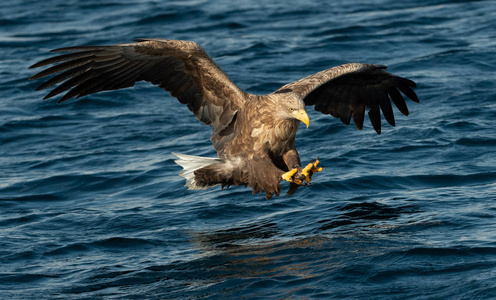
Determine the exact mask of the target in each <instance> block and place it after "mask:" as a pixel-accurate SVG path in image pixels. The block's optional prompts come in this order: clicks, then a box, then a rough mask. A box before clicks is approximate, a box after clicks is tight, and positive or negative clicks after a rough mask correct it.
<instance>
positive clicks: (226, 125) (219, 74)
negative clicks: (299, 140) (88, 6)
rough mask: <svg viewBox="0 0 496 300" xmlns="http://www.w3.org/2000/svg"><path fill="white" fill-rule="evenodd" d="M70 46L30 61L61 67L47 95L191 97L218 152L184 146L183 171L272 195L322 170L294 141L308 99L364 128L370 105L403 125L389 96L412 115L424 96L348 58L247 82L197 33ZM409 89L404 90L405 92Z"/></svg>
mask: <svg viewBox="0 0 496 300" xmlns="http://www.w3.org/2000/svg"><path fill="white" fill-rule="evenodd" d="M52 52H69V53H67V54H62V55H59V56H55V57H52V58H48V59H45V60H42V61H40V62H38V63H36V64H34V65H33V66H31V67H30V68H38V67H42V66H46V65H52V64H55V65H54V66H52V67H50V68H48V69H45V70H44V71H41V72H39V73H37V74H36V75H34V76H33V77H31V79H37V78H41V77H45V76H48V75H53V74H56V75H54V76H53V77H51V78H50V79H49V80H47V81H46V82H44V83H43V84H41V85H40V86H39V87H38V88H37V90H40V89H45V88H49V87H52V86H55V85H57V84H58V86H57V87H55V88H54V89H53V90H52V91H51V92H50V93H48V94H47V95H46V96H45V98H44V99H48V98H51V97H53V96H56V95H58V94H60V93H63V92H66V93H65V94H64V95H63V96H62V98H61V99H60V100H59V103H60V102H63V101H65V100H68V99H70V98H73V97H76V98H79V97H82V96H85V95H89V94H93V93H97V92H100V91H105V90H116V89H121V88H126V87H132V86H134V84H135V83H136V82H137V81H142V80H144V81H148V82H151V83H152V84H154V85H157V86H159V87H160V88H162V89H164V90H166V91H168V92H169V93H170V94H171V95H172V96H173V97H176V98H177V99H178V100H179V102H180V103H183V104H186V105H187V106H188V108H189V109H190V110H191V111H192V112H193V114H194V115H195V117H196V118H197V119H199V120H200V121H201V122H203V123H204V124H208V125H210V126H211V127H212V131H213V132H212V135H211V137H210V139H211V141H212V143H213V147H214V149H215V150H216V151H217V155H218V158H205V157H199V156H191V155H184V154H176V155H177V156H178V158H179V159H178V160H176V162H177V163H178V164H179V165H181V166H182V167H183V169H184V170H183V171H182V172H181V173H180V175H181V176H183V177H185V178H186V185H187V186H188V187H189V188H191V189H204V188H208V187H211V186H215V185H221V186H222V187H225V186H230V185H244V186H249V187H251V188H252V190H253V193H254V194H255V193H259V192H262V191H264V192H265V195H266V199H270V198H271V197H272V195H274V194H276V195H278V196H279V194H280V191H281V185H280V182H281V181H282V180H287V181H289V182H290V188H289V192H288V195H291V194H292V193H294V192H295V191H296V190H297V189H298V187H299V186H301V185H302V184H304V183H306V182H310V180H311V177H312V175H313V173H315V172H318V171H321V170H322V169H321V168H319V167H318V163H319V162H318V160H317V161H315V162H312V163H310V164H308V165H307V166H306V167H302V166H301V162H300V158H299V155H298V152H297V151H296V148H295V136H296V131H297V130H298V126H299V123H300V121H301V122H303V123H305V124H306V125H307V127H308V125H309V122H310V121H309V118H308V115H307V113H306V110H305V106H310V105H313V106H314V108H315V110H317V111H320V112H322V113H324V114H330V115H332V116H334V117H336V118H340V119H341V121H342V122H343V123H345V124H347V125H348V124H349V123H350V121H351V119H353V122H354V124H355V125H356V127H357V128H358V129H362V127H363V122H364V116H365V111H366V110H368V115H369V118H370V121H371V123H372V126H373V128H374V129H375V131H376V132H377V133H379V134H380V132H381V114H380V111H381V110H382V113H383V115H384V117H385V119H386V121H387V122H388V123H389V124H391V125H392V126H395V119H394V114H393V110H392V105H391V101H392V102H393V103H394V105H395V106H396V107H397V108H398V110H399V111H400V112H401V113H402V114H404V115H408V108H407V106H406V103H405V101H404V99H403V96H402V95H401V93H403V94H404V95H405V96H407V97H408V98H410V99H411V100H413V101H415V102H418V101H419V100H418V97H417V95H416V94H415V92H414V91H413V90H412V88H413V87H415V86H416V85H415V83H414V82H413V81H411V80H409V79H406V78H402V77H399V76H396V75H393V74H391V73H388V72H386V71H384V69H385V68H386V67H385V66H382V65H371V64H361V63H350V64H345V65H341V66H337V67H334V68H331V69H327V70H324V71H321V72H318V73H316V74H313V75H310V76H308V77H305V78H302V79H300V80H298V81H295V82H292V83H289V84H286V85H284V86H283V87H281V88H280V89H278V90H276V91H275V92H273V93H271V94H268V95H253V94H249V93H247V92H244V91H242V90H241V89H239V88H238V87H237V86H236V85H235V84H234V83H233V82H232V81H231V80H230V79H229V77H228V76H227V75H226V74H225V73H224V71H223V70H222V69H221V68H220V67H219V66H218V65H217V64H216V63H215V62H214V61H213V60H212V58H211V57H210V56H209V55H208V54H207V53H206V52H205V50H203V48H201V47H200V46H199V45H198V44H197V43H195V42H190V41H178V40H163V39H139V40H136V41H135V42H134V43H129V44H118V45H109V46H80V47H68V48H60V49H56V50H53V51H52ZM400 92H401V93H400Z"/></svg>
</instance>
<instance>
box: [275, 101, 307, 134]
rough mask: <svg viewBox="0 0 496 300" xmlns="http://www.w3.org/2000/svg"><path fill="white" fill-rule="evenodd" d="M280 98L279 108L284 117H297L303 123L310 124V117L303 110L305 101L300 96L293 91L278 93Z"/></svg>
mask: <svg viewBox="0 0 496 300" xmlns="http://www.w3.org/2000/svg"><path fill="white" fill-rule="evenodd" d="M279 96H280V97H281V98H280V101H279V103H280V105H281V107H280V110H281V113H282V114H283V116H284V117H286V118H288V119H297V120H300V121H301V122H303V123H305V125H307V128H308V126H309V125H310V119H309V118H308V114H307V111H306V110H305V103H304V102H303V100H301V98H300V97H299V96H298V95H296V94H294V93H284V94H279Z"/></svg>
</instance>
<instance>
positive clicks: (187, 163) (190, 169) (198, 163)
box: [172, 152, 222, 190]
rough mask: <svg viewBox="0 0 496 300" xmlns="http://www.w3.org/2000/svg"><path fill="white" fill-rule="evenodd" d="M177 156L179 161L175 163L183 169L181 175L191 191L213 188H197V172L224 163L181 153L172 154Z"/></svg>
mask: <svg viewBox="0 0 496 300" xmlns="http://www.w3.org/2000/svg"><path fill="white" fill-rule="evenodd" d="M172 154H174V155H175V156H177V157H178V158H179V159H176V160H175V161H174V162H175V163H176V164H178V165H180V166H181V167H183V170H182V171H181V172H179V175H180V176H182V177H184V178H185V179H186V186H187V187H188V188H189V189H190V190H205V189H207V188H209V187H212V186H214V185H212V186H197V185H196V180H195V171H196V170H198V169H201V168H203V167H206V166H210V165H213V164H216V163H219V162H222V160H221V159H219V158H212V157H201V156H193V155H187V154H180V153H174V152H173V153H172Z"/></svg>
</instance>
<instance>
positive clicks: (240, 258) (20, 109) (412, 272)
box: [0, 0, 496, 299]
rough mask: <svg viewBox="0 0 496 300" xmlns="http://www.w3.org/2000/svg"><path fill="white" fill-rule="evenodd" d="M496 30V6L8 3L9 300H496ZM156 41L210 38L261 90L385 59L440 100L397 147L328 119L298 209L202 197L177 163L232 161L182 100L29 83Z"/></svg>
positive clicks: (402, 131)
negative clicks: (94, 49)
mask: <svg viewBox="0 0 496 300" xmlns="http://www.w3.org/2000/svg"><path fill="white" fill-rule="evenodd" d="M426 3H429V4H426ZM494 20H496V2H494V1H447V0H437V1H428V2H426V1H406V2H402V1H391V0H380V1H372V2H370V1H363V0H351V1H330V2H329V3H325V2H322V1H293V0H290V1H280V0H273V1H265V0H257V1H206V0H191V1H171V2H165V1H164V2H162V1H151V0H142V1H118V0H105V1H100V0H98V1H96V0H89V1H75V0H67V1H60V0H47V1H20V0H7V2H6V3H3V5H2V9H1V10H0V27H1V29H2V30H1V32H0V48H1V51H2V55H1V56H0V92H1V95H2V99H1V101H0V116H1V117H0V120H1V121H0V145H1V155H0V199H1V200H0V298H1V299H67V298H70V299H99V298H100V299H155V298H157V299H171V298H176V299H198V298H207V299H208V298H209V299H216V298H227V299H237V298H243V297H244V298H249V299H301V298H304V299H319V298H320V299H332V298H335V299H341V298H354V299H355V298H367V299H371V298H374V299H385V298H388V299H405V298H406V299H427V298H429V299H430V298H438V299H445V298H455V299H461V298H463V299H488V298H496V286H495V282H496V218H495V217H496V202H495V200H496V184H495V182H496V155H495V146H496V132H495V130H494V128H495V120H496V102H495V100H496V97H495V96H496V92H495V90H496V83H495V76H494V70H495V69H496V51H495V49H496V26H494V25H495V22H494ZM149 37H157V38H171V39H187V40H194V41H196V42H198V43H200V44H201V45H202V46H203V47H204V48H205V49H206V50H207V52H209V54H210V55H211V56H212V57H213V58H214V59H215V60H216V61H217V62H218V63H219V65H220V66H221V67H222V68H223V69H224V70H225V71H226V72H227V73H228V74H229V76H230V77H231V78H232V80H233V81H234V82H236V83H237V84H238V85H239V87H241V88H242V89H245V90H247V91H249V92H252V93H261V94H262V93H268V92H271V91H273V90H275V89H276V88H278V87H280V86H281V85H283V84H285V83H287V82H291V81H293V80H296V79H299V78H302V77H304V76H306V75H309V74H312V73H315V72H317V71H320V70H323V69H326V68H329V67H331V66H334V65H338V64H342V63H347V62H368V63H378V64H384V65H387V66H388V67H389V70H390V71H391V72H393V73H396V74H398V75H400V76H404V77H408V78H411V79H413V80H415V81H416V82H417V83H418V89H417V90H416V91H417V92H418V94H419V97H420V99H421V103H420V104H415V103H413V102H410V103H409V104H410V105H409V107H410V116H408V117H404V116H401V115H400V114H399V113H398V112H397V111H396V116H397V117H396V123H397V127H394V128H392V127H390V126H386V125H384V126H383V131H382V134H381V135H380V136H378V135H376V134H375V133H374V131H373V129H372V127H371V125H370V124H369V123H368V121H366V124H365V126H364V127H365V128H364V130H362V131H358V130H356V129H355V128H354V126H353V125H350V126H345V125H343V124H341V122H340V121H339V120H336V119H334V118H331V117H329V116H323V115H320V114H319V113H316V112H313V111H311V112H310V119H311V120H312V122H311V123H312V124H311V126H310V127H309V129H304V128H302V129H301V130H300V131H299V132H298V136H297V147H298V149H299V151H300V155H301V157H302V159H303V161H309V160H310V159H313V158H315V157H317V156H318V157H320V158H321V161H322V164H323V165H325V166H326V167H327V169H326V171H325V172H322V173H319V174H317V175H316V176H314V183H313V185H312V186H311V187H309V188H302V189H300V190H299V191H298V192H297V193H296V194H295V195H293V196H292V197H290V198H285V197H280V198H274V199H272V200H270V201H266V200H264V197H263V196H262V195H252V194H251V192H250V190H249V189H244V188H238V187H233V188H229V189H227V190H220V189H219V188H215V189H211V190H206V191H188V190H186V189H185V188H184V186H183V185H184V181H183V179H182V178H181V177H179V176H178V175H177V173H178V172H179V171H180V167H179V166H177V165H176V164H174V162H173V160H174V157H173V155H172V154H171V153H172V152H179V153H187V154H192V155H203V156H213V155H214V151H213V149H212V147H211V144H210V142H209V135H210V129H209V128H208V127H207V126H204V125H202V124H201V123H200V122H198V121H197V120H196V119H195V118H194V117H193V116H192V114H191V113H190V112H189V111H188V109H187V108H186V107H184V106H182V105H179V104H178V103H177V100H175V99H173V98H171V97H170V96H169V95H168V94H167V93H164V92H163V91H161V90H160V89H157V88H155V87H152V86H150V85H148V84H137V85H136V87H135V88H134V89H126V90H121V91H115V92H109V93H100V94H97V95H91V96H88V97H85V98H83V99H80V100H78V101H68V102H66V103H64V104H61V105H56V104H55V102H54V101H42V100H41V99H42V97H43V94H42V93H41V92H35V91H34V89H35V88H36V87H37V85H39V84H40V81H29V80H27V78H29V77H30V76H31V75H33V70H28V69H27V68H28V66H29V65H31V64H33V63H35V62H36V61H39V60H41V59H44V58H47V57H49V56H50V54H49V53H48V51H49V50H51V49H54V48H59V47H65V46H73V45H85V44H109V43H121V42H129V41H131V40H133V39H135V38H149ZM383 123H384V124H385V121H384V120H383ZM285 188H287V187H285Z"/></svg>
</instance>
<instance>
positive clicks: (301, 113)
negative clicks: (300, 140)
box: [291, 108, 310, 128]
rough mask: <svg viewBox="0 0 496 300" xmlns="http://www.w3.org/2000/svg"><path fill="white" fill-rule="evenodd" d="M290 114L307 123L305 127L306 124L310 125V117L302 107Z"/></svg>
mask: <svg viewBox="0 0 496 300" xmlns="http://www.w3.org/2000/svg"><path fill="white" fill-rule="evenodd" d="M291 115H292V116H293V117H295V118H296V119H298V120H300V121H302V122H303V123H305V124H306V125H307V128H308V126H309V125H310V118H309V117H308V115H307V112H306V111H305V109H304V108H302V109H300V110H294V111H293V112H292V113H291Z"/></svg>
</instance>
